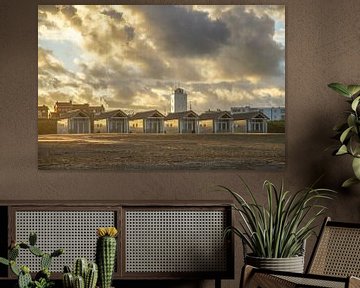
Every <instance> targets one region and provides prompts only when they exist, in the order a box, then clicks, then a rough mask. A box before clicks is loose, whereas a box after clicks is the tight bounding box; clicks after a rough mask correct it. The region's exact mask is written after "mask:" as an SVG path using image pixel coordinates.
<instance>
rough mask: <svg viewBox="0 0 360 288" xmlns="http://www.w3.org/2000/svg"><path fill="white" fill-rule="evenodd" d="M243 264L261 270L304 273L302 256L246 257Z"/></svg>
mask: <svg viewBox="0 0 360 288" xmlns="http://www.w3.org/2000/svg"><path fill="white" fill-rule="evenodd" d="M245 263H246V264H247V265H251V266H254V267H257V268H262V269H269V270H275V271H287V272H297V273H304V256H303V255H302V256H295V257H289V258H263V257H255V256H251V255H246V256H245Z"/></svg>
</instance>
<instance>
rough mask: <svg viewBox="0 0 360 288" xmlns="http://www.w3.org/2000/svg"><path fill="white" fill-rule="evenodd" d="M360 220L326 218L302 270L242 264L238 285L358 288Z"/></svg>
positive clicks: (288, 287) (246, 286)
mask: <svg viewBox="0 0 360 288" xmlns="http://www.w3.org/2000/svg"><path fill="white" fill-rule="evenodd" d="M358 277H360V223H358V224H355V223H342V222H334V221H331V219H330V218H326V219H325V221H324V224H323V226H322V228H321V232H320V235H319V238H318V240H317V242H316V245H315V249H314V251H313V254H312V255H311V258H310V262H309V265H308V267H307V269H306V273H304V274H300V273H291V272H279V271H271V270H265V269H258V268H255V267H252V266H249V265H245V266H244V268H243V271H242V276H241V281H240V287H242V288H248V287H249V288H253V287H254V288H259V287H260V288H274V287H284V288H291V287H294V288H295V287H329V288H356V287H360V279H359V278H358Z"/></svg>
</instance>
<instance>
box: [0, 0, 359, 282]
mask: <svg viewBox="0 0 360 288" xmlns="http://www.w3.org/2000/svg"><path fill="white" fill-rule="evenodd" d="M60 2H61V3H65V2H67V3H70V4H73V3H71V2H69V1H60V0H59V1H57V2H56V1H55V2H54V1H41V4H46V3H51V4H59V3H60ZM81 2H84V1H77V3H81ZM91 2H94V1H90V2H89V1H87V2H86V3H87V4H88V3H91ZM135 2H136V3H155V2H154V1H147V2H144V1H141V2H140V1H133V2H132V3H135ZM13 3H14V4H13ZM15 3H16V4H15ZM20 3H21V4H20ZM39 3H40V2H39ZM84 3H85V2H84ZM122 3H124V2H122ZM156 3H165V2H161V1H157V2H156ZM166 3H184V4H193V3H194V2H193V1H182V2H180V1H168V2H166ZM196 3H204V4H208V3H216V2H211V1H199V0H198V1H196ZM222 3H224V4H267V3H268V4H274V3H277V4H285V5H286V24H287V25H286V45H287V46H286V109H287V168H286V169H285V171H284V172H282V173H275V172H271V171H270V172H269V171H268V172H251V171H241V172H226V173H224V172H194V171H189V172H187V171H182V172H169V173H167V172H161V173H159V172H157V173H152V172H146V173H137V172H136V173H133V172H131V173H130V172H129V173H124V172H95V171H94V172H91V171H90V172H88V171H87V172H79V171H74V172H69V171H64V172H51V171H38V170H37V111H36V106H37V3H36V2H35V1H25V0H24V1H10V0H0V73H1V75H0V76H1V77H0V97H1V102H0V200H27V199H36V200H56V199H65V200H73V199H77V200H91V199H104V200H112V199H113V200H135V199H139V200H158V199H161V200H209V199H211V200H218V199H224V198H226V196H227V195H224V194H221V193H219V192H216V191H215V189H214V188H213V186H214V185H215V184H224V185H227V186H230V187H233V188H236V187H237V186H238V185H239V181H238V179H237V176H238V175H241V176H243V177H244V178H245V179H246V180H247V182H248V183H249V185H250V186H251V187H253V188H254V189H255V190H257V191H258V192H257V194H258V196H259V197H261V198H262V199H263V200H264V199H265V198H264V195H263V193H262V192H261V185H262V182H263V180H264V179H270V180H272V181H274V182H275V183H280V181H281V179H284V180H285V184H286V186H287V187H288V188H289V189H293V190H295V189H298V188H301V187H303V186H305V185H309V184H310V183H311V182H312V181H314V180H315V179H317V178H318V177H319V176H320V175H321V174H323V173H325V176H324V177H323V179H322V180H321V185H322V186H326V187H329V188H334V189H337V190H339V192H340V193H339V195H338V199H337V200H336V201H334V202H333V203H332V204H331V209H330V210H329V215H331V216H332V217H333V218H335V219H337V220H344V221H358V222H359V220H360V197H359V196H360V191H359V186H358V187H354V188H352V189H350V190H348V191H342V190H341V189H339V188H338V187H339V186H340V184H341V181H342V180H343V179H345V178H346V177H347V176H348V175H349V174H350V173H351V167H350V162H349V161H347V160H349V159H345V158H336V159H334V157H332V156H330V151H325V149H326V148H327V147H328V146H330V145H331V144H332V143H333V142H332V140H331V139H330V137H331V136H332V130H331V129H332V127H333V125H334V124H336V123H337V122H338V121H339V120H341V118H342V117H343V110H344V109H345V107H346V105H345V103H344V99H343V98H341V97H340V96H337V95H336V94H335V93H333V92H332V91H330V90H329V89H328V88H327V84H328V83H330V82H334V81H338V82H346V83H351V82H354V83H356V82H357V83H359V82H360V69H359V63H360V22H359V21H357V20H356V19H357V18H358V16H359V15H360V3H359V1H358V0H347V1H343V0H302V1H265V0H263V1H240V0H239V1H228V2H222ZM310 250H311V247H310ZM237 256H238V258H240V253H239V252H237ZM240 262H241V260H240V259H239V260H238V261H237V264H236V265H237V267H236V268H237V270H239V269H240V265H241V263H240ZM238 279H239V275H237V279H236V281H226V285H225V286H226V287H236V285H237V284H236V283H237V281H238ZM184 285H185V286H189V284H184ZM211 285H212V283H211V282H205V284H204V285H202V286H204V287H205V286H206V287H208V286H209V287H211Z"/></svg>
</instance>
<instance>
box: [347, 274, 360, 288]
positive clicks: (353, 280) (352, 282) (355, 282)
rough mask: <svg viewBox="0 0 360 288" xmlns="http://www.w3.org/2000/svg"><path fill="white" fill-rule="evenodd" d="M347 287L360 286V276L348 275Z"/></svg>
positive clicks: (359, 287) (358, 287) (357, 287)
mask: <svg viewBox="0 0 360 288" xmlns="http://www.w3.org/2000/svg"><path fill="white" fill-rule="evenodd" d="M349 288H360V278H357V277H353V276H351V277H349Z"/></svg>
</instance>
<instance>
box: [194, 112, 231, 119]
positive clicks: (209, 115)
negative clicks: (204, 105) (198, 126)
mask: <svg viewBox="0 0 360 288" xmlns="http://www.w3.org/2000/svg"><path fill="white" fill-rule="evenodd" d="M199 119H200V120H216V119H233V117H232V115H231V114H230V113H229V112H228V111H206V112H205V113H202V114H201V115H200V116H199Z"/></svg>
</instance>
